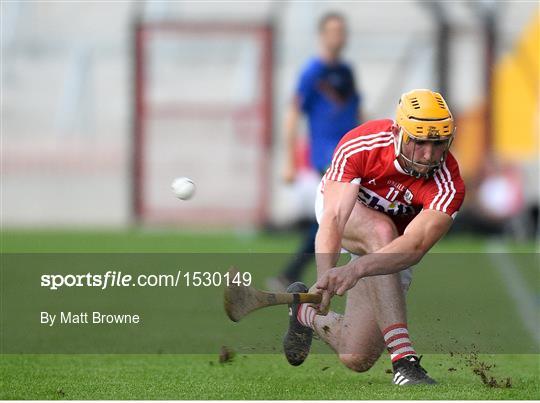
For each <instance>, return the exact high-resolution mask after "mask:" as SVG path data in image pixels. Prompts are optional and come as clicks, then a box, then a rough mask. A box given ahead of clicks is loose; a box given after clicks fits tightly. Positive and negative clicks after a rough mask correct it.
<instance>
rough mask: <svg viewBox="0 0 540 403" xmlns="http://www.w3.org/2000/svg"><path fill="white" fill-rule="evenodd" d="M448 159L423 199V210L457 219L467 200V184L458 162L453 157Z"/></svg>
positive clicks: (431, 182)
mask: <svg viewBox="0 0 540 403" xmlns="http://www.w3.org/2000/svg"><path fill="white" fill-rule="evenodd" d="M448 157H449V158H448V159H447V160H446V161H445V162H444V163H443V165H442V167H441V169H439V170H438V171H437V172H435V174H434V175H433V180H432V181H430V185H429V186H428V188H427V190H426V192H425V194H424V197H423V208H424V209H430V210H437V211H441V212H443V213H446V214H448V215H449V216H451V217H452V218H455V216H456V215H457V213H458V211H459V209H460V207H461V205H462V203H463V199H464V198H465V184H464V183H463V179H462V178H461V175H460V173H459V167H458V164H457V161H456V160H455V159H454V158H453V157H452V155H449V156H448Z"/></svg>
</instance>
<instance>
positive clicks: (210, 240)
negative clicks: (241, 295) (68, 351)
mask: <svg viewBox="0 0 540 403" xmlns="http://www.w3.org/2000/svg"><path fill="white" fill-rule="evenodd" d="M297 242H298V237H297V236H294V235H285V236H284V235H279V236H271V235H249V234H241V233H239V234H219V233H216V234H190V233H177V232H139V231H132V232H82V231H81V232H20V231H19V232H4V233H3V234H2V252H4V253H14V252H19V253H36V252H195V251H199V252H246V251H249V252H290V251H292V250H293V249H294V247H295V245H296V243H297ZM483 247H484V242H483V241H482V240H478V239H474V238H450V239H448V240H446V241H444V242H442V243H441V244H440V245H439V246H437V249H436V250H437V251H439V252H443V251H444V252H446V251H450V252H457V251H460V252H463V251H469V252H473V251H480V250H483ZM533 247H534V245H509V248H510V249H511V250H512V251H518V252H527V251H529V252H530V251H533V250H534V249H533ZM473 269H474V268H473ZM524 275H525V276H526V277H527V276H528V277H527V278H530V279H531V281H529V285H530V286H531V291H533V292H537V285H536V286H535V285H534V280H537V279H538V273H537V272H536V273H532V274H531V273H527V274H524ZM428 280H429V279H428V278H425V279H424V280H422V279H421V278H420V279H419V282H418V284H420V285H422V284H427V283H428ZM487 284H489V287H486V288H489V289H493V288H495V290H494V292H496V293H499V292H501V291H500V290H501V289H502V288H503V287H504V284H502V280H500V279H491V283H487ZM481 291H482V292H484V293H488V295H489V292H488V291H486V290H481ZM464 292H465V294H466V293H467V292H469V291H467V290H464ZM478 292H480V291H478ZM465 294H464V295H465ZM421 297H422V295H418V298H421ZM413 298H414V294H413ZM508 305H509V306H513V305H512V301H509V302H508ZM429 309H430V310H433V309H434V307H429ZM512 309H513V308H512ZM516 316H518V315H517V314H516ZM282 330H284V329H280V331H279V332H278V333H280V332H281V331H282ZM315 343H320V342H315ZM467 358H468V357H466V356H460V355H453V356H451V355H450V354H449V353H441V354H426V355H425V356H424V358H423V362H424V363H425V367H426V368H427V369H428V370H429V372H430V375H432V376H433V377H434V378H435V379H437V380H438V381H439V385H437V386H435V387H417V388H412V389H411V388H407V389H400V388H396V387H393V386H392V385H391V384H390V381H391V374H388V373H387V370H389V369H390V364H389V359H388V357H387V356H386V355H383V357H381V359H380V360H379V362H378V363H377V364H376V365H375V367H373V368H372V369H371V370H370V371H368V372H366V373H362V374H358V373H354V372H352V371H350V370H348V369H346V368H345V367H344V366H343V365H341V364H340V363H339V361H338V359H337V358H336V357H335V356H334V355H332V354H313V355H311V356H310V357H309V358H308V360H307V361H306V362H305V363H304V365H302V366H301V367H297V368H294V367H291V366H289V365H288V364H287V363H286V361H285V359H284V357H283V356H282V355H281V354H237V355H236V356H235V357H234V359H233V360H232V361H230V362H227V363H219V351H216V353H215V354H197V355H185V354H184V355H168V354H161V355H160V354H152V355H105V354H104V355H97V354H88V355H47V354H42V355H29V354H4V355H2V357H1V363H0V398H1V399H355V400H357V399H539V398H540V382H539V380H540V379H539V378H540V364H539V357H538V355H535V354H513V355H509V354H497V355H487V354H483V355H480V356H479V357H478V358H477V360H478V361H482V362H485V363H487V364H489V365H492V366H493V367H492V368H491V369H490V370H489V371H488V377H491V376H493V377H494V378H496V379H497V381H498V383H501V384H502V386H503V387H488V386H486V385H485V384H484V383H483V382H482V380H481V377H480V376H479V375H478V374H475V373H474V372H473V371H474V369H475V368H476V369H477V368H478V366H475V365H471V364H470V363H469V364H467V362H466V361H467V360H466V359H467ZM507 378H510V384H511V387H506V379H507Z"/></svg>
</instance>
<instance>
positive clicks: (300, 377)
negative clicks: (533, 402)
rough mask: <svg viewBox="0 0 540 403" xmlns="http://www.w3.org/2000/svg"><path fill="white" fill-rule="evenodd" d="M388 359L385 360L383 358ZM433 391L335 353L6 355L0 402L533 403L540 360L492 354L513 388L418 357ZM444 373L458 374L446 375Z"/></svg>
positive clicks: (443, 359) (453, 361) (444, 360)
mask: <svg viewBox="0 0 540 403" xmlns="http://www.w3.org/2000/svg"><path fill="white" fill-rule="evenodd" d="M385 358H386V357H385ZM423 360H424V361H425V363H426V367H427V368H429V370H430V374H432V375H433V376H434V377H435V378H437V379H439V380H440V384H439V385H437V386H435V387H417V388H413V389H410V388H409V389H400V388H396V387H393V386H392V385H390V378H391V375H389V374H387V373H386V372H385V370H386V369H388V368H390V365H389V363H388V360H387V359H384V358H383V359H381V360H379V362H378V363H377V364H376V365H375V366H374V367H373V368H372V369H371V370H370V371H368V372H366V373H354V372H352V371H349V370H347V369H345V368H344V367H343V366H342V365H340V363H339V362H338V360H337V358H336V357H334V356H332V355H313V356H311V357H309V359H308V360H307V361H306V362H305V363H304V365H302V366H301V367H297V368H295V367H291V366H289V365H288V364H287V363H286V362H285V359H284V358H283V357H282V356H279V355H248V356H237V357H235V359H234V360H233V361H232V362H231V363H227V364H219V363H218V360H217V356H215V355H214V356H211V355H191V356H188V355H186V356H179V355H164V356H158V355H149V356H148V355H142V356H115V355H87V356H66V355H60V356H46V355H41V356H9V357H7V359H5V360H4V362H3V364H2V366H1V378H2V383H3V384H2V388H1V389H2V392H1V393H0V398H2V399H77V400H78V399H235V400H236V399H283V400H289V399H291V400H295V399H302V400H312V399H313V400H314V399H332V400H334V399H353V400H360V399H400V400H401V399H537V398H539V397H540V390H539V384H538V361H537V360H536V359H535V357H532V356H502V355H501V356H490V357H486V361H488V362H490V363H495V364H496V365H497V367H496V369H497V371H496V372H495V376H499V378H502V377H504V378H506V377H511V378H512V387H511V388H490V387H487V386H484V385H483V384H482V383H481V382H480V380H479V379H478V377H477V376H476V375H474V374H473V373H472V371H471V370H470V369H468V368H465V367H463V366H462V365H461V364H460V360H459V359H458V358H455V357H454V358H450V357H449V356H443V355H429V356H425V357H424V359H423ZM448 368H456V369H457V370H456V371H454V372H449V371H448Z"/></svg>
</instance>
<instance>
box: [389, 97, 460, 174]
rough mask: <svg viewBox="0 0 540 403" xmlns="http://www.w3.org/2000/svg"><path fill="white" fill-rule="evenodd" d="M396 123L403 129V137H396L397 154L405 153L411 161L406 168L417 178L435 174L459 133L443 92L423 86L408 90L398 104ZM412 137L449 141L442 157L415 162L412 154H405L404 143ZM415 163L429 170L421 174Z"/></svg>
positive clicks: (405, 157)
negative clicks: (425, 162) (423, 162)
mask: <svg viewBox="0 0 540 403" xmlns="http://www.w3.org/2000/svg"><path fill="white" fill-rule="evenodd" d="M396 123H397V125H398V126H399V128H400V130H399V136H398V137H397V138H396V157H397V156H401V157H402V158H403V159H404V160H405V161H406V162H407V167H405V168H406V171H407V172H408V173H410V174H411V175H414V176H417V177H420V176H425V177H429V176H431V175H433V173H434V172H435V170H437V169H438V168H439V167H440V166H441V164H442V163H443V162H444V160H445V158H446V154H447V151H448V149H449V148H450V144H451V143H452V140H453V138H454V133H455V126H454V117H453V116H452V113H451V112H450V109H449V108H448V105H447V104H446V101H445V100H444V98H443V97H442V95H441V94H439V93H438V92H434V91H431V90H422V89H419V90H412V91H409V92H406V93H405V94H403V95H402V96H401V98H400V100H399V103H398V107H397V112H396ZM411 139H413V140H414V141H437V142H446V149H445V152H444V154H443V156H442V158H441V160H440V161H433V162H432V163H430V164H427V165H426V164H422V163H419V162H417V161H415V160H414V158H411V156H406V155H404V154H403V152H402V142H404V143H406V144H407V143H408V142H409V141H410V140H411ZM413 156H414V151H413ZM413 156H412V157H413ZM415 165H419V166H426V167H427V168H428V169H427V171H426V173H422V174H421V173H419V172H418V170H416V169H415Z"/></svg>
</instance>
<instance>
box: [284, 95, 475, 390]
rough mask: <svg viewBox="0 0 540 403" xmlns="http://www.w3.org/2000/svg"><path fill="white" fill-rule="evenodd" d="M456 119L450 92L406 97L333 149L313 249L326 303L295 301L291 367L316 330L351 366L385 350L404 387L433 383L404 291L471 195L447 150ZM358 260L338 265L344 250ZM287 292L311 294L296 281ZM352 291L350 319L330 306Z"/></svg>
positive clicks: (288, 344)
mask: <svg viewBox="0 0 540 403" xmlns="http://www.w3.org/2000/svg"><path fill="white" fill-rule="evenodd" d="M454 132H455V127H454V119H453V116H452V114H451V112H450V110H449V108H448V106H447V104H446V102H445V100H444V99H443V97H442V96H441V95H440V94H438V93H436V92H433V91H430V90H413V91H410V92H408V93H405V94H403V95H402V96H401V99H400V100H399V104H398V107H397V115H396V120H395V121H393V120H390V119H383V120H373V121H369V122H367V123H365V124H362V125H361V126H358V127H357V128H355V129H353V130H351V131H350V132H348V133H347V134H346V135H345V136H344V137H343V138H342V139H341V141H340V142H339V144H338V146H337V147H336V149H335V151H334V154H333V158H332V163H331V166H330V167H329V168H328V170H327V171H326V174H325V176H324V177H323V179H322V181H321V185H320V192H319V194H318V197H317V201H316V213H317V221H318V222H319V224H320V226H319V231H318V233H317V238H316V243H315V251H316V259H317V277H318V280H317V283H316V284H315V285H314V287H313V288H312V291H316V292H319V293H322V297H323V300H322V303H321V305H320V306H319V307H318V312H317V310H316V308H314V307H313V306H311V305H309V304H293V305H291V306H290V310H289V311H290V324H289V329H288V332H287V333H286V335H285V338H284V350H285V355H286V357H287V359H288V361H289V363H291V364H292V365H300V364H301V363H302V362H303V361H304V360H305V359H306V357H307V355H308V353H309V349H310V346H311V339H312V336H313V331H315V332H316V333H317V334H318V336H319V337H320V338H321V339H323V340H324V341H325V342H326V343H328V344H329V345H330V346H331V347H332V349H333V350H334V351H336V353H337V354H338V355H339V358H340V360H341V361H342V362H343V364H345V365H346V366H347V367H348V368H350V369H352V370H354V371H358V372H363V371H367V370H368V369H369V368H371V367H372V366H373V364H374V363H375V362H376V361H377V359H378V358H379V356H380V355H381V353H382V352H383V351H384V349H386V350H388V352H389V353H390V358H391V360H392V364H393V369H394V377H393V382H394V384H396V385H400V386H409V385H416V384H433V383H435V381H434V380H433V379H431V378H430V377H429V376H428V375H427V372H426V370H425V369H424V368H423V367H422V366H421V365H420V358H419V357H418V355H417V353H416V351H415V349H414V346H413V344H412V343H411V339H410V337H409V332H408V329H407V318H406V303H405V293H406V291H407V289H408V288H409V285H410V283H411V279H412V273H411V267H412V266H413V265H415V264H417V263H418V262H419V261H420V260H421V259H422V257H423V256H424V255H425V254H426V253H427V252H428V251H429V250H430V248H431V247H432V246H433V245H434V244H435V243H436V242H437V241H438V240H439V239H441V238H442V237H443V235H444V234H445V233H446V232H447V231H448V230H449V229H450V227H451V225H452V222H453V219H454V217H455V216H456V214H457V211H458V210H459V208H460V206H461V204H462V202H463V198H464V196H465V186H464V184H463V180H462V179H461V176H460V173H459V168H458V164H457V161H456V159H455V158H454V157H453V156H452V154H451V153H450V152H449V148H450V145H451V144H452V140H453V138H454ZM342 248H343V249H345V250H346V251H348V252H350V253H351V255H352V259H351V261H350V262H349V263H348V264H346V265H344V266H341V267H335V266H336V264H337V261H338V258H339V253H340V251H341V249H342ZM288 291H289V292H306V291H307V287H306V286H305V285H304V284H302V283H299V282H297V283H293V284H292V285H291V286H289V288H288ZM346 291H348V293H347V302H346V307H345V313H344V314H343V315H340V314H337V313H335V312H329V313H328V314H327V315H321V314H318V313H320V312H325V311H326V310H327V307H328V305H329V302H330V298H331V297H332V296H333V295H335V294H337V295H343V294H344V293H345V292H346Z"/></svg>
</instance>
